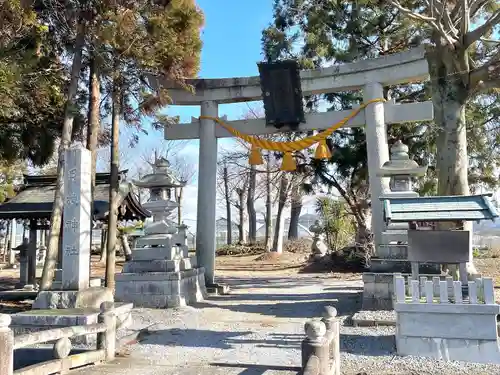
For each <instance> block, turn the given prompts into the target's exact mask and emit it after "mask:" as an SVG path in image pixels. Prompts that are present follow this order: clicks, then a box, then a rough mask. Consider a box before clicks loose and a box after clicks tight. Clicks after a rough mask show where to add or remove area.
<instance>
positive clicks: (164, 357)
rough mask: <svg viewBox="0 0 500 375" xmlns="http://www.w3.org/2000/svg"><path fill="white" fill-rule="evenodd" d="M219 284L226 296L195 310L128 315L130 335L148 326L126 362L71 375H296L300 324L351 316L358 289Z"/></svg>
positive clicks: (337, 284) (318, 281)
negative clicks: (334, 313)
mask: <svg viewBox="0 0 500 375" xmlns="http://www.w3.org/2000/svg"><path fill="white" fill-rule="evenodd" d="M221 281H222V282H225V283H228V284H230V285H231V290H232V292H231V295H229V296H221V297H215V298H212V299H210V300H209V301H206V302H204V303H202V304H200V305H198V306H196V307H187V308H182V309H170V310H152V309H137V310H135V312H134V325H133V327H132V330H139V329H143V328H146V327H148V330H149V333H150V334H149V335H148V336H147V337H146V338H145V339H144V340H143V341H141V342H140V343H138V344H135V345H133V346H129V347H127V348H126V349H125V350H126V352H127V353H126V356H125V357H123V358H117V360H116V361H114V362H113V363H110V364H104V365H100V366H99V367H97V368H96V367H88V368H83V369H79V370H76V371H75V372H73V374H75V375H91V374H95V373H96V372H98V373H99V374H101V375H115V374H116V375H118V374H120V375H129V374H130V375H132V374H141V375H174V374H179V375H181V374H186V375H187V374H204V375H210V374H227V375H233V374H240V375H252V374H264V373H265V374H266V375H273V374H276V375H278V374H279V375H289V374H297V373H298V371H299V370H300V358H301V357H300V342H301V340H302V338H303V337H304V334H303V324H304V322H305V321H306V320H307V319H309V318H312V317H319V316H320V314H321V310H322V308H323V306H325V305H327V304H332V305H335V306H336V307H337V308H338V310H339V313H340V314H350V313H352V312H353V311H347V310H351V308H352V307H354V306H356V305H357V304H358V302H359V298H360V296H359V293H358V292H359V291H360V290H361V289H359V288H361V286H362V285H361V283H360V282H359V281H348V282H346V281H334V280H332V279H331V278H328V277H327V276H326V275H320V276H311V275H307V276H306V275H294V276H293V277H288V276H284V277H265V278H264V277H262V278H260V277H244V278H242V277H233V278H225V279H224V280H221ZM346 301H350V302H349V303H345V302H346ZM343 306H345V307H346V309H345V311H342V309H343Z"/></svg>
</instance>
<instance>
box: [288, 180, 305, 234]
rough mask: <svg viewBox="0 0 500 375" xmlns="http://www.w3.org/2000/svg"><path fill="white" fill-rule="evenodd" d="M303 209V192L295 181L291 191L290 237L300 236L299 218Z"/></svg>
mask: <svg viewBox="0 0 500 375" xmlns="http://www.w3.org/2000/svg"><path fill="white" fill-rule="evenodd" d="M301 211H302V192H301V190H300V184H298V183H294V185H293V187H292V191H291V207H290V225H289V227H288V239H289V240H296V239H297V238H299V218H300V212H301Z"/></svg>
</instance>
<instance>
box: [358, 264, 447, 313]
mask: <svg viewBox="0 0 500 375" xmlns="http://www.w3.org/2000/svg"><path fill="white" fill-rule="evenodd" d="M402 276H404V277H405V278H407V277H408V276H410V277H411V273H410V272H406V273H402ZM419 276H420V277H427V278H428V279H432V277H435V276H440V278H441V280H445V279H446V276H441V275H440V274H439V273H424V272H421V273H419ZM393 298H394V273H374V272H365V273H363V307H362V309H363V310H392V309H393Z"/></svg>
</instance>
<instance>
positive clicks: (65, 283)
mask: <svg viewBox="0 0 500 375" xmlns="http://www.w3.org/2000/svg"><path fill="white" fill-rule="evenodd" d="M90 166H91V153H90V151H89V150H87V149H85V148H83V147H81V146H76V147H72V148H70V149H68V150H67V151H66V152H65V155H64V213H63V230H62V287H63V289H64V290H82V289H86V288H88V287H89V279H90V272H89V271H90V238H89V237H90V236H91V235H92V228H91V226H90V216H91V212H90V210H91V190H90V189H91V167H90Z"/></svg>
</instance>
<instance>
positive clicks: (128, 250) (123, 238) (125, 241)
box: [120, 233, 132, 262]
mask: <svg viewBox="0 0 500 375" xmlns="http://www.w3.org/2000/svg"><path fill="white" fill-rule="evenodd" d="M120 241H121V243H122V249H123V254H124V255H125V260H126V261H127V262H130V261H131V260H132V249H131V248H130V245H129V243H128V235H127V234H126V233H122V234H120Z"/></svg>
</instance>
